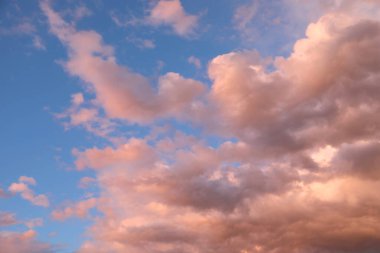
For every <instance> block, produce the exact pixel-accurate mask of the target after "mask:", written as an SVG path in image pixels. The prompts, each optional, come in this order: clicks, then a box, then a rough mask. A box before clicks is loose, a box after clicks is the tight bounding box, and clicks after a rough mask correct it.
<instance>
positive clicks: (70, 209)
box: [51, 198, 97, 221]
mask: <svg viewBox="0 0 380 253" xmlns="http://www.w3.org/2000/svg"><path fill="white" fill-rule="evenodd" d="M96 204H97V199H96V198H90V199H86V200H83V201H79V202H77V203H73V204H70V205H68V206H66V207H65V208H63V209H62V210H55V211H53V212H52V214H51V216H52V217H53V219H55V220H60V221H63V220H66V219H68V218H70V217H78V218H85V217H88V212H89V210H90V209H91V208H94V207H95V206H96Z"/></svg>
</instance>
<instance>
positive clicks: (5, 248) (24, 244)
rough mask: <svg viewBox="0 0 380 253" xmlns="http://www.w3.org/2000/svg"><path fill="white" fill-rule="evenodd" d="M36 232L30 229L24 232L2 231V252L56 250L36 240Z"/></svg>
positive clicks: (46, 252) (21, 252)
mask: <svg viewBox="0 0 380 253" xmlns="http://www.w3.org/2000/svg"><path fill="white" fill-rule="evenodd" d="M35 236H36V232H35V231H34V230H28V231H25V232H23V233H15V232H6V231H1V232H0V245H1V249H0V252H2V253H8V252H12V253H52V252H56V250H55V249H54V247H53V246H51V245H49V244H47V243H42V242H39V241H36V240H35V239H34V237H35Z"/></svg>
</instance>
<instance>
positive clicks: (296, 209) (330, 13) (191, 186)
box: [15, 1, 380, 253]
mask: <svg viewBox="0 0 380 253" xmlns="http://www.w3.org/2000/svg"><path fill="white" fill-rule="evenodd" d="M350 2H351V1H350ZM169 3H170V4H172V2H171V1H160V2H159V3H158V4H157V6H158V5H160V4H166V5H168V4H169ZM358 3H359V2H357V3H355V4H358ZM177 4H178V3H177ZM352 4H354V2H352ZM371 4H376V2H372V3H371ZM359 5H360V3H359ZM157 6H156V7H157ZM376 6H377V8H378V9H379V8H380V7H379V6H378V5H376ZM156 7H154V8H153V10H154V9H155V8H156ZM42 8H43V10H44V12H45V14H46V15H47V16H48V18H49V24H50V27H51V30H52V32H53V33H54V34H55V35H56V36H57V37H58V38H59V39H60V40H61V41H62V43H63V44H64V45H65V46H66V47H67V49H68V52H69V59H68V62H67V64H66V69H67V71H68V72H69V73H70V74H72V75H75V76H78V77H80V78H81V79H82V80H83V81H85V82H86V83H88V84H89V87H90V88H91V90H93V91H94V94H95V96H96V103H97V104H99V105H101V107H100V108H97V109H98V110H104V111H105V112H106V116H105V117H108V119H109V118H118V119H125V120H128V121H132V122H139V123H151V122H152V121H154V120H157V119H159V118H160V119H161V118H165V117H173V118H174V119H175V120H176V121H179V122H180V123H182V122H183V120H188V121H190V122H192V123H194V124H197V125H196V126H197V127H200V128H202V130H203V131H204V132H201V133H199V134H198V133H194V134H193V135H191V134H188V135H186V134H184V133H182V132H181V131H179V130H178V131H172V129H171V127H170V126H168V127H166V126H161V127H160V126H159V127H157V125H155V128H154V127H152V128H153V130H152V132H151V133H150V134H149V135H147V136H146V137H144V136H140V137H138V138H137V137H135V138H131V139H129V140H127V141H125V142H120V143H113V144H111V145H109V146H107V145H106V146H102V147H91V148H87V149H81V150H79V149H74V150H73V155H74V156H75V159H76V160H75V165H76V167H77V169H78V170H83V169H92V170H93V173H95V175H94V177H92V178H87V179H83V184H84V185H86V184H87V183H88V182H91V183H94V184H96V185H97V188H98V189H99V197H97V198H96V199H95V198H91V199H86V200H83V201H79V202H77V203H69V204H68V205H67V206H64V207H63V208H62V210H56V211H54V212H53V213H52V216H53V217H54V218H56V219H62V220H64V219H67V218H69V217H81V218H82V217H83V218H87V217H89V210H90V209H91V208H94V209H96V210H97V211H98V212H100V213H101V215H99V216H97V217H96V219H93V224H92V225H91V226H90V227H89V228H88V235H89V236H90V238H89V239H88V240H87V241H86V242H84V243H83V245H82V246H81V249H80V250H79V252H80V253H89V252H91V253H103V252H116V253H119V252H120V253H121V252H130V253H141V252H152V253H169V252H184V253H192V252H209V253H216V252H217V253H227V252H228V253H230V252H237V253H259V252H266V253H278V252H287V253H342V252H347V253H350V252H351V253H356V252H363V253H372V252H377V251H379V250H380V244H379V242H380V238H379V234H380V233H379V232H380V231H379V228H380V226H379V225H380V224H379V223H380V205H379V204H378V203H379V200H380V199H379V195H378V194H377V192H376V191H375V190H374V189H378V188H379V187H380V178H379V175H380V174H379V172H378V171H379V168H378V164H379V159H378V157H379V152H380V148H379V141H378V139H379V135H380V131H379V129H380V120H379V119H380V115H379V112H380V102H379V100H378V98H379V94H380V86H379V83H380V76H379V74H378V73H379V71H380V50H379V47H378V45H379V43H380V21H379V20H378V19H377V18H376V17H375V16H374V15H372V14H373V11H369V14H368V15H365V11H364V9H366V8H363V9H361V11H359V12H353V9H352V6H351V7H350V6H348V5H347V6H344V7H343V6H342V7H339V8H335V7H334V8H332V7H328V8H327V7H326V11H325V13H324V14H323V15H322V16H321V17H320V18H319V19H317V20H315V22H313V23H311V24H309V26H308V27H307V30H306V34H305V38H302V39H299V40H298V41H296V42H295V44H294V47H293V50H292V52H291V54H290V55H289V56H288V57H275V58H273V59H271V58H263V57H262V56H261V55H260V53H259V52H257V51H255V50H249V51H248V50H245V51H244V50H242V51H235V52H230V53H226V54H223V55H219V56H216V57H215V58H214V59H212V60H211V61H210V62H209V65H208V76H209V78H210V81H211V85H210V89H209V90H206V88H205V86H204V85H202V84H201V83H199V82H197V81H195V80H193V79H188V78H184V77H183V76H181V75H179V74H177V73H171V72H169V73H167V74H165V75H163V76H161V77H159V78H158V81H157V89H156V90H155V89H153V86H152V85H151V84H150V83H149V82H148V81H147V78H146V77H144V76H142V75H140V74H137V73H134V72H132V71H130V70H129V69H128V68H127V67H125V66H120V65H119V64H117V63H116V60H115V54H114V50H113V48H112V47H110V46H108V45H105V44H104V42H103V41H102V37H101V36H100V35H99V34H98V33H96V32H94V31H77V30H76V29H75V28H74V27H73V26H71V25H69V24H68V23H66V22H65V21H64V20H62V18H61V17H60V15H59V14H58V13H56V12H54V11H53V10H52V9H51V7H50V6H49V5H47V4H46V2H43V3H42ZM160 8H161V7H160ZM355 9H357V8H355ZM170 10H171V9H170V8H169V9H168V11H170ZM367 11H368V9H367ZM152 12H153V11H152ZM248 14H249V13H248ZM162 15H163V14H162ZM250 16H252V15H251V14H249V15H248V17H250ZM245 20H247V19H244V18H241V19H240V22H242V23H241V24H242V25H244V22H246V21H245ZM165 22H166V21H165ZM247 22H248V21H247ZM105 83H106V84H107V85H104V84H105ZM84 101H85V99H84V96H83V95H81V94H76V95H74V96H73V98H72V106H74V107H75V108H77V109H76V110H74V111H73V113H71V114H70V115H71V116H70V117H71V118H70V120H71V122H72V124H75V123H77V124H83V122H87V121H88V120H89V119H91V118H93V117H94V115H92V114H91V113H90V114H86V113H83V114H82V113H80V112H81V110H83V108H84V106H85V102H84ZM87 109H88V108H87ZM74 115H75V116H74ZM88 115H90V116H88ZM99 115H102V114H101V113H100V114H99ZM87 116H88V117H87ZM99 117H102V116H99ZM176 123H177V122H176ZM173 125H174V127H175V124H174V123H173ZM172 127H173V126H172ZM212 135H217V136H218V142H217V143H213V145H210V144H209V142H208V140H207V138H208V137H209V136H212ZM26 182H28V183H29V184H32V183H33V181H32V180H31V179H28V178H23V179H22V180H21V179H20V183H17V184H22V185H26ZM22 187H23V186H17V187H15V188H20V189H21V188H22ZM23 189H24V188H23Z"/></svg>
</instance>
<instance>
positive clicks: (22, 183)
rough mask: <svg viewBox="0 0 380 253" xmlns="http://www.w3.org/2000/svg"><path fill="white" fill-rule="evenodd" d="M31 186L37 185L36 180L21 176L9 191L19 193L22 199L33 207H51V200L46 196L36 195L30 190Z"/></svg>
mask: <svg viewBox="0 0 380 253" xmlns="http://www.w3.org/2000/svg"><path fill="white" fill-rule="evenodd" d="M30 185H36V180H35V179H34V178H32V177H26V176H21V177H20V178H19V180H18V182H15V183H12V184H11V185H10V186H9V188H8V190H9V191H10V192H11V193H13V194H16V193H19V194H20V195H21V197H22V198H23V199H25V200H27V201H29V202H30V203H32V204H33V205H36V206H43V207H48V206H49V199H48V198H47V196H46V195H43V194H39V195H36V194H35V193H34V192H33V191H32V190H31V189H30V188H29V186H30Z"/></svg>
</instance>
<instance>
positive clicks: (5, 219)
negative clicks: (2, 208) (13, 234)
mask: <svg viewBox="0 0 380 253" xmlns="http://www.w3.org/2000/svg"><path fill="white" fill-rule="evenodd" d="M17 223H18V221H17V219H16V217H15V214H14V213H9V212H0V226H1V227H2V226H10V225H14V224H17Z"/></svg>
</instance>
